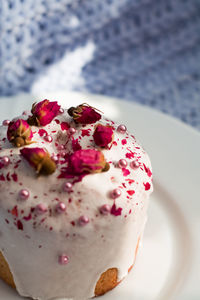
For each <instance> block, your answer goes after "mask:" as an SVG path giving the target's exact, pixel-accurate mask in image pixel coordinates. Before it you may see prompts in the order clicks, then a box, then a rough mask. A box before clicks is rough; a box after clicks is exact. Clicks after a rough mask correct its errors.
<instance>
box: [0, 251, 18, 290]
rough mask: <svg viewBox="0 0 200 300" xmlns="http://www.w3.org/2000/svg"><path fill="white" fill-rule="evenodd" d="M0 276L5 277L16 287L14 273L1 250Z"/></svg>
mask: <svg viewBox="0 0 200 300" xmlns="http://www.w3.org/2000/svg"><path fill="white" fill-rule="evenodd" d="M0 278H1V279H3V280H4V281H5V282H6V283H7V284H9V285H10V286H12V287H13V288H15V283H14V280H13V276H12V273H11V272H10V268H9V266H8V263H7V261H6V260H5V258H4V256H3V254H2V253H1V251H0Z"/></svg>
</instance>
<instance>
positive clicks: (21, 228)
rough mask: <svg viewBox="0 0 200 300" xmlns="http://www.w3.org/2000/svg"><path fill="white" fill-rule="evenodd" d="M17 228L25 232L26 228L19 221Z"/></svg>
mask: <svg viewBox="0 0 200 300" xmlns="http://www.w3.org/2000/svg"><path fill="white" fill-rule="evenodd" d="M17 228H18V229H19V230H23V229H24V226H23V224H22V222H21V221H20V220H18V221H17Z"/></svg>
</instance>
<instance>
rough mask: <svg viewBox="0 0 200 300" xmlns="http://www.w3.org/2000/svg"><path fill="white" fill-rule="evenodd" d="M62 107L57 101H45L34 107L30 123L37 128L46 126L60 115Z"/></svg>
mask: <svg viewBox="0 0 200 300" xmlns="http://www.w3.org/2000/svg"><path fill="white" fill-rule="evenodd" d="M59 110H60V105H58V103H57V101H54V102H50V101H49V100H47V99H45V100H43V101H41V102H39V103H34V104H33V106H32V110H31V112H32V116H31V117H29V118H28V123H29V124H30V125H35V126H45V125H47V124H49V123H51V121H52V120H53V119H54V118H55V117H56V116H57V115H58V114H59Z"/></svg>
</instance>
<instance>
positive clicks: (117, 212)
mask: <svg viewBox="0 0 200 300" xmlns="http://www.w3.org/2000/svg"><path fill="white" fill-rule="evenodd" d="M110 213H111V215H114V216H116V217H117V216H120V215H121V214H122V208H121V207H119V208H116V205H115V204H113V206H112V208H111V212H110Z"/></svg>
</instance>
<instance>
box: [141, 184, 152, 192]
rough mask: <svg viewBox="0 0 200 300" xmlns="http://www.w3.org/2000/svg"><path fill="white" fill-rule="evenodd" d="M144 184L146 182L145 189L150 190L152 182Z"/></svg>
mask: <svg viewBox="0 0 200 300" xmlns="http://www.w3.org/2000/svg"><path fill="white" fill-rule="evenodd" d="M143 184H144V187H145V191H148V190H149V189H150V187H151V185H150V183H149V182H146V183H143Z"/></svg>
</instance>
